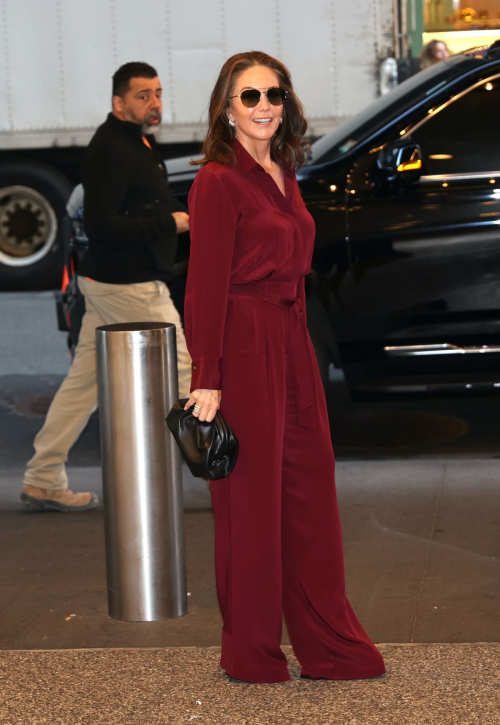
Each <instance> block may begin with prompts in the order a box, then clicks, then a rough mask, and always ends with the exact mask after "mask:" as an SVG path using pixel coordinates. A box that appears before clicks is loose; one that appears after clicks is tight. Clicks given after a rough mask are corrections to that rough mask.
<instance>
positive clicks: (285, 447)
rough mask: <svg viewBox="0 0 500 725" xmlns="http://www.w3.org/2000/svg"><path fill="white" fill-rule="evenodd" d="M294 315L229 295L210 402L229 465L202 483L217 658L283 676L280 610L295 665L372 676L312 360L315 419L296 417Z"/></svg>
mask: <svg viewBox="0 0 500 725" xmlns="http://www.w3.org/2000/svg"><path fill="white" fill-rule="evenodd" d="M297 320H298V317H297V314H296V312H295V310H293V309H291V308H290V307H288V308H286V307H281V306H278V305H275V304H272V303H269V302H263V301H262V300H260V299H256V298H252V297H247V296H241V295H238V296H236V295H230V297H229V307H228V317H227V322H226V331H225V347H224V356H223V389H222V404H221V411H222V413H223V415H224V416H225V417H226V419H227V420H228V422H229V423H230V425H231V426H232V427H233V429H234V431H235V433H236V435H237V437H238V439H239V441H240V453H239V458H238V462H237V464H236V466H235V469H234V471H233V473H232V474H231V475H230V476H229V477H228V478H226V479H223V480H220V481H213V482H212V483H211V486H210V488H211V495H212V504H213V510H214V515H215V548H216V576H217V590H218V595H219V602H220V606H221V610H222V615H223V620H224V626H223V634H222V656H221V666H222V667H223V668H224V669H225V670H226V672H227V674H228V675H230V676H232V677H234V678H237V679H240V680H248V681H251V682H282V681H285V680H288V679H289V674H288V669H287V662H286V658H285V655H284V654H283V652H282V650H281V648H280V641H281V632H282V613H283V614H284V616H285V621H286V624H287V628H288V631H289V634H290V639H291V642H292V646H293V649H294V652H295V654H296V655H297V658H298V659H299V661H300V663H301V665H302V674H303V675H305V676H309V677H324V678H328V679H353V678H368V677H374V676H376V675H380V674H382V673H383V672H384V671H385V670H384V663H383V660H382V656H381V655H380V653H379V651H378V650H377V649H376V647H375V646H374V645H373V644H372V642H371V641H370V639H369V638H368V636H367V635H366V633H365V632H364V630H363V628H362V627H361V625H360V623H359V622H358V620H357V618H356V615H355V614H354V612H353V610H352V608H351V606H350V604H349V602H348V601H347V599H346V596H345V586H344V563H343V551H342V538H341V529H340V521H339V514H338V507H337V498H336V491H335V479H334V455H333V450H332V445H331V437H330V430H329V422H328V416H327V410H326V402H325V398H324V392H323V387H322V384H321V379H320V376H319V371H318V369H317V365H316V364H314V366H313V368H312V369H313V389H314V405H315V425H316V427H315V428H314V429H313V428H310V427H306V426H304V425H302V424H301V422H300V421H299V415H298V405H297V400H298V390H297V388H298V387H299V386H300V381H297V379H296V375H297V374H296V368H295V366H294V364H293V353H294V350H293V345H295V344H298V343H297V341H298V340H299V339H300V336H298V335H297V334H294V332H296V330H295V331H294V329H293V328H294V325H297V324H298V322H297ZM307 342H308V344H309V345H310V346H311V343H310V341H309V339H307ZM310 352H312V355H314V352H313V351H312V346H311V350H310Z"/></svg>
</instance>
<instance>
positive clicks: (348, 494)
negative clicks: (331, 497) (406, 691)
mask: <svg viewBox="0 0 500 725" xmlns="http://www.w3.org/2000/svg"><path fill="white" fill-rule="evenodd" d="M498 470H499V462H498V461H497V460H483V459H481V460H478V459H472V460H471V459H469V460H467V459H461V460H458V461H457V460H442V461H429V460H427V461H425V460H424V461H422V460H410V461H384V462H380V461H377V462H374V461H362V462H359V461H357V462H356V461H349V462H342V463H339V464H338V467H337V488H338V494H339V504H340V510H341V516H342V526H343V535H344V547H345V560H346V578H347V592H348V595H349V598H350V600H351V602H352V604H353V606H354V609H355V611H356V612H357V613H358V616H359V618H360V620H361V622H362V623H363V625H364V626H365V628H366V630H367V631H368V633H369V635H370V636H371V637H372V639H373V640H374V641H375V642H394V643H405V642H419V643H429V642H435V643H440V642H498V641H500V626H499V621H500V616H499V615H500V526H499V513H498V512H499V511H500V486H499V485H498ZM20 480H21V474H20V473H16V474H14V473H12V472H9V473H3V474H1V477H0V483H1V486H2V488H1V489H0V490H1V491H2V494H1V499H2V500H1V502H0V549H1V551H2V557H1V558H0V649H66V648H68V649H78V648H82V647H83V648H88V647H97V648H99V647H179V646H181V647H182V646H191V645H193V646H211V645H218V644H219V643H220V625H221V621H220V614H219V609H218V604H217V597H216V592H215V576H214V561H213V559H214V556H213V517H212V513H211V511H207V510H201V509H203V508H205V507H206V505H207V504H208V497H207V491H206V484H205V483H204V482H203V481H199V480H196V481H194V483H189V481H186V483H187V486H186V490H187V492H188V497H187V498H188V501H190V502H191V506H190V508H192V509H194V510H191V511H189V512H187V513H186V516H185V525H186V552H187V577H188V591H189V593H190V596H189V614H188V615H187V616H186V617H181V618H180V619H177V620H167V621H165V622H151V623H137V622H118V621H116V620H111V619H108V617H107V602H106V574H105V561H104V536H103V528H104V527H103V511H102V507H100V508H99V509H97V510H96V511H91V512H88V513H82V514H58V513H44V514H32V513H26V512H24V511H22V510H21V507H20V505H19V504H18V495H19V487H20ZM70 481H71V483H72V485H74V484H77V485H78V487H82V488H90V489H92V490H96V491H98V492H99V491H100V473H99V471H98V470H97V469H76V470H75V469H70ZM193 486H195V487H196V488H195V489H194V490H193V488H192V487H193ZM190 490H191V493H189V491H190ZM284 642H285V643H287V644H288V640H287V639H286V638H285V639H284Z"/></svg>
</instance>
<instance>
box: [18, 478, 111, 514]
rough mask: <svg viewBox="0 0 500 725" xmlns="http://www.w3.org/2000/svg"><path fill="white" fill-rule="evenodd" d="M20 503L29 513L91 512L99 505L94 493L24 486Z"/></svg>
mask: <svg viewBox="0 0 500 725" xmlns="http://www.w3.org/2000/svg"><path fill="white" fill-rule="evenodd" d="M21 503H22V504H24V507H25V508H26V509H28V510H29V511H64V512H65V513H75V512H77V511H91V510H92V509H95V508H96V506H98V505H99V499H98V497H97V496H96V494H95V493H90V492H84V493H73V491H70V490H69V489H67V488H60V489H52V490H51V489H46V488H39V487H38V486H29V485H28V484H24V486H23V491H22V493H21Z"/></svg>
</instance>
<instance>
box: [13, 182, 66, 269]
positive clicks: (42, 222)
mask: <svg viewBox="0 0 500 725" xmlns="http://www.w3.org/2000/svg"><path fill="white" fill-rule="evenodd" d="M56 235H57V217H56V214H55V212H54V210H53V208H52V206H51V204H50V202H49V201H48V200H47V199H46V198H45V197H44V196H42V194H40V193H39V192H37V191H35V190H34V189H30V188H29V187H24V186H9V187H4V188H3V189H0V262H1V263H3V264H7V265H9V266H26V265H28V264H34V263H35V262H37V261H39V259H41V258H42V257H44V256H45V255H46V254H48V252H49V251H50V249H51V248H52V246H53V244H54V241H55V238H56Z"/></svg>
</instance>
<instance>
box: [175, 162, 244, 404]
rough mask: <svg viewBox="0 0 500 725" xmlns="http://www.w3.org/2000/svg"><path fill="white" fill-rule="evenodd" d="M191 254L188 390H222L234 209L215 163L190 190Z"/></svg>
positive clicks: (187, 314)
mask: <svg viewBox="0 0 500 725" xmlns="http://www.w3.org/2000/svg"><path fill="white" fill-rule="evenodd" d="M189 214H190V217H189V218H190V225H189V226H190V234H191V253H190V259H189V270H188V278H187V288H186V299H185V304H184V322H185V330H186V340H187V345H188V349H189V352H190V354H191V358H192V361H193V362H192V382H191V390H195V389H197V388H206V389H210V390H220V389H221V385H222V382H221V378H222V374H221V372H222V346H223V337H224V325H225V318H226V308H227V296H228V288H229V281H230V274H231V264H232V258H233V250H234V240H235V233H236V221H237V214H236V212H235V210H234V208H233V204H232V203H231V200H230V198H229V194H228V192H227V189H226V188H225V185H224V182H223V180H221V178H220V177H219V176H218V175H217V173H216V172H214V170H213V168H210V167H204V168H203V169H201V171H199V173H198V176H197V177H196V180H195V183H194V184H193V187H192V189H191V193H190V195H189Z"/></svg>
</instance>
